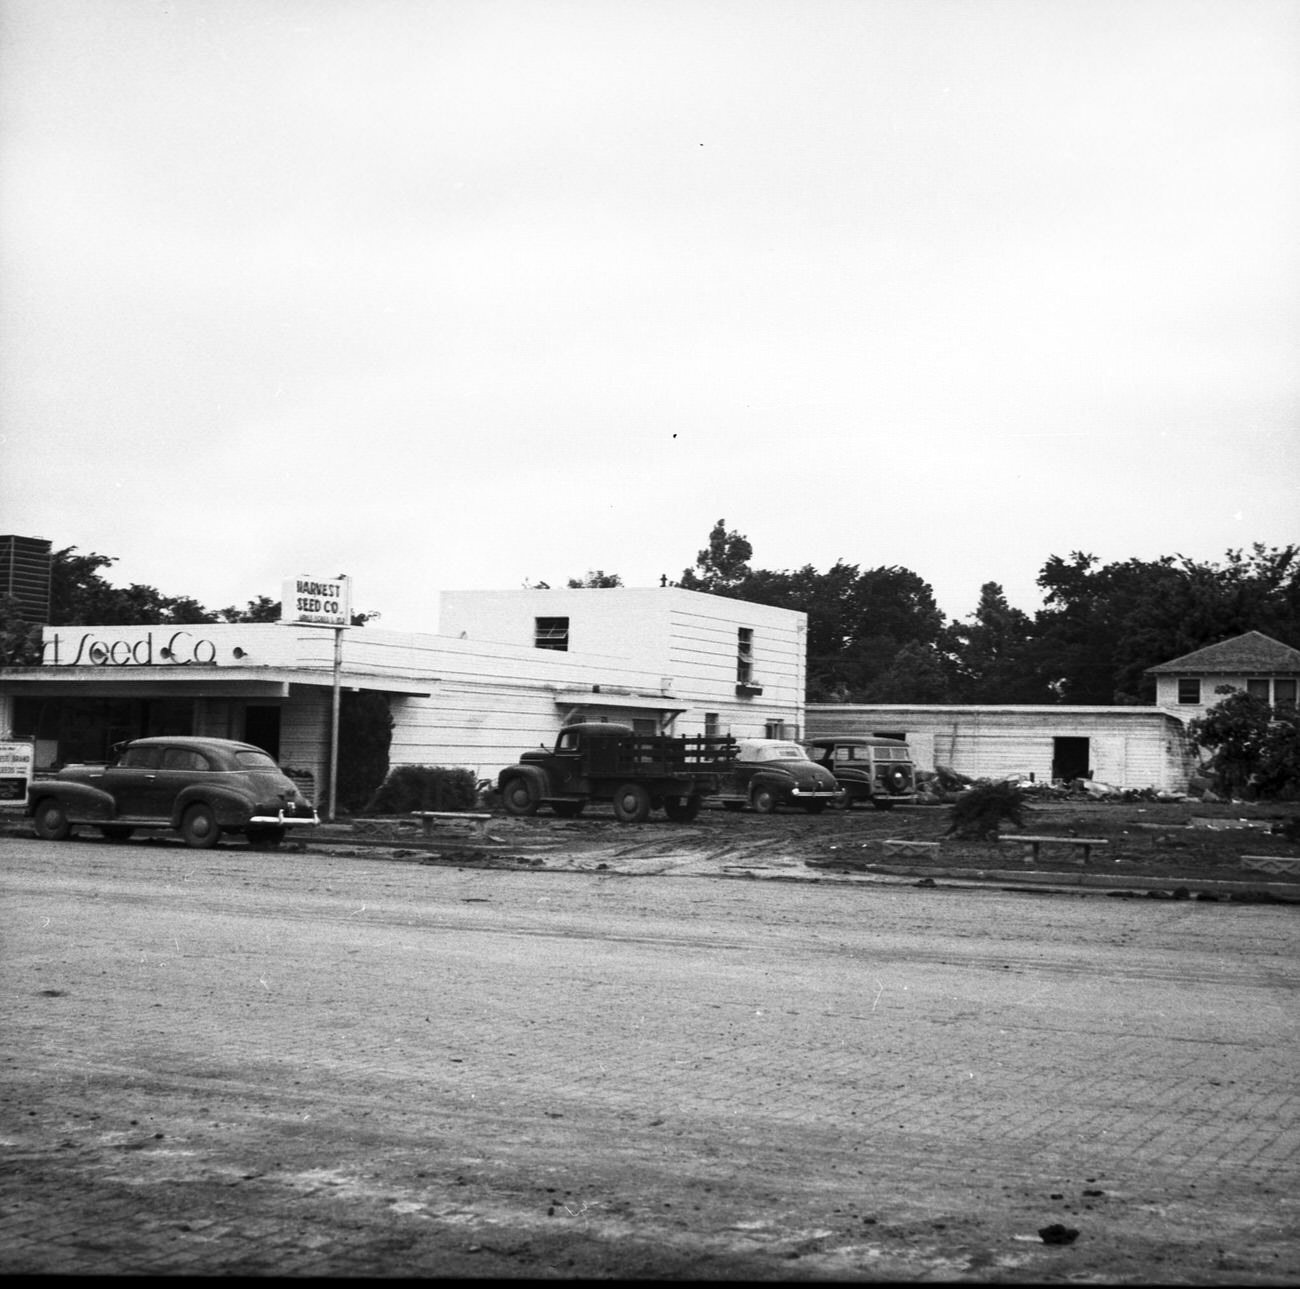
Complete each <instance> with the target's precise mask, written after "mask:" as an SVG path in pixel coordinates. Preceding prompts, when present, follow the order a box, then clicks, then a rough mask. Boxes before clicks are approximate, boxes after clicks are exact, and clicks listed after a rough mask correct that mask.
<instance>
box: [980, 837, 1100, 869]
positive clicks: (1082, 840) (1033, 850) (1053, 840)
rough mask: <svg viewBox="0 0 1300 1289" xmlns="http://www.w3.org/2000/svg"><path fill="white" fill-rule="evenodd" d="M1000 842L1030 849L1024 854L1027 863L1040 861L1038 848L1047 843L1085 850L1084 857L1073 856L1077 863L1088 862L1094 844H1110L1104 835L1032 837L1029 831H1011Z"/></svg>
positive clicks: (1072, 858) (1072, 860) (999, 839)
mask: <svg viewBox="0 0 1300 1289" xmlns="http://www.w3.org/2000/svg"><path fill="white" fill-rule="evenodd" d="M998 841H999V842H1011V843H1012V844H1013V845H1016V846H1025V847H1028V849H1029V854H1028V855H1026V856H1024V861H1025V863H1026V864H1030V863H1037V862H1038V848H1039V847H1040V846H1046V845H1053V844H1054V845H1057V846H1074V847H1077V848H1078V849H1080V850H1082V851H1083V858H1082V859H1074V857H1073V856H1071V857H1070V858H1071V862H1073V863H1076V864H1086V863H1087V862H1088V857H1089V856H1090V855H1091V854H1092V848H1093V847H1094V846H1109V845H1110V842H1108V841H1107V840H1106V839H1105V838H1104V837H1032V836H1030V835H1029V834H1028V833H1011V834H1009V835H1007V836H1005V837H999V838H998Z"/></svg>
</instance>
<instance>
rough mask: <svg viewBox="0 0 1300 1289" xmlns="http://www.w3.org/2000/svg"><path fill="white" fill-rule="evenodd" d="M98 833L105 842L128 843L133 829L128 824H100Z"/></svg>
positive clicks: (132, 835)
mask: <svg viewBox="0 0 1300 1289" xmlns="http://www.w3.org/2000/svg"><path fill="white" fill-rule="evenodd" d="M99 831H100V832H101V833H102V834H103V836H104V839H105V840H106V841H130V840H131V838H132V837H134V836H135V829H134V828H132V827H130V825H128V824H101V825H100V828H99Z"/></svg>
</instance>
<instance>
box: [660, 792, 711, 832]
mask: <svg viewBox="0 0 1300 1289" xmlns="http://www.w3.org/2000/svg"><path fill="white" fill-rule="evenodd" d="M703 804H704V801H703V799H702V798H701V797H700V795H699V794H698V793H695V794H693V795H691V796H689V797H668V798H666V799H665V801H664V814H666V815H667V816H668V818H669V819H671V820H672V821H673V822H674V823H678V824H688V823H690V822H691V820H692V819H694V818H695V817H696V816H697V815H698V814H699V813H700V807H701V806H702V805H703Z"/></svg>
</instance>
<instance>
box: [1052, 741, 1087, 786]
mask: <svg viewBox="0 0 1300 1289" xmlns="http://www.w3.org/2000/svg"><path fill="white" fill-rule="evenodd" d="M1091 777H1092V771H1091V770H1090V769H1089V768H1088V740H1087V739H1086V738H1054V739H1053V740H1052V778H1053V779H1090V778H1091Z"/></svg>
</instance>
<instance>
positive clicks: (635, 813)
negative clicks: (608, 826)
mask: <svg viewBox="0 0 1300 1289" xmlns="http://www.w3.org/2000/svg"><path fill="white" fill-rule="evenodd" d="M649 817H650V792H649V790H648V789H647V788H645V787H643V786H642V785H641V784H639V783H624V784H621V785H620V786H619V787H618V789H617V790H616V791H615V793H614V818H615V819H617V820H618V821H619V823H621V824H639V823H644V822H645V820H647V819H648V818H649Z"/></svg>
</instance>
